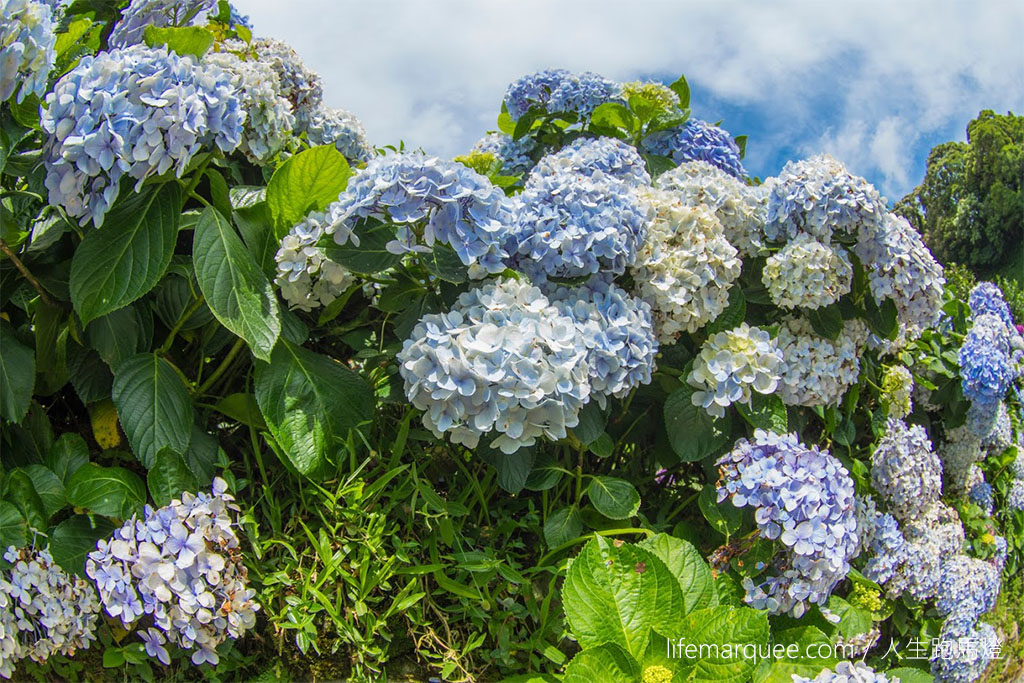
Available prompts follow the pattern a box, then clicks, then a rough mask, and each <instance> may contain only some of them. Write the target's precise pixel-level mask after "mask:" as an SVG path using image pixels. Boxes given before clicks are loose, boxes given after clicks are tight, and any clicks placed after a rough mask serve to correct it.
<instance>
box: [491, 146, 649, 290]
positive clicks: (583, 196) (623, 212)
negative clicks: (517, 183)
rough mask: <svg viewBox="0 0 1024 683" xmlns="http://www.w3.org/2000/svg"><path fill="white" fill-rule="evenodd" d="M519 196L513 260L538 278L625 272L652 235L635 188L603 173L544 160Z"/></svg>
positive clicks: (511, 250) (512, 242)
mask: <svg viewBox="0 0 1024 683" xmlns="http://www.w3.org/2000/svg"><path fill="white" fill-rule="evenodd" d="M538 166H540V167H541V168H540V169H534V171H533V172H532V173H531V174H530V176H529V178H528V179H527V181H526V186H525V189H524V190H523V192H522V193H521V194H520V195H519V200H520V201H519V204H518V206H519V211H518V212H517V215H516V218H515V225H514V228H513V231H514V233H515V236H514V239H511V240H510V241H509V252H510V253H512V254H513V257H512V264H513V265H514V266H515V267H516V268H518V269H520V270H523V271H525V272H527V273H529V274H530V275H531V276H533V277H536V278H541V279H543V278H544V277H579V276H583V275H593V274H595V273H599V272H601V273H612V274H615V275H621V274H622V273H624V272H625V270H626V268H627V267H628V266H630V265H632V264H633V262H634V261H635V260H636V255H637V248H638V246H639V245H640V243H641V242H642V241H643V239H644V237H645V236H646V233H647V217H646V211H645V210H644V208H643V207H642V206H641V204H640V200H639V199H638V198H637V196H636V193H635V192H634V191H633V188H632V187H631V186H629V185H627V184H626V183H624V182H622V181H619V180H615V179H613V178H609V177H607V176H604V175H603V174H602V175H601V176H600V177H599V176H597V175H594V176H589V175H585V174H582V173H578V172H573V171H572V170H571V169H563V168H552V169H550V171H549V172H540V171H541V170H542V169H544V168H547V167H548V165H547V164H546V162H545V161H544V159H542V160H541V161H540V163H539V164H538Z"/></svg>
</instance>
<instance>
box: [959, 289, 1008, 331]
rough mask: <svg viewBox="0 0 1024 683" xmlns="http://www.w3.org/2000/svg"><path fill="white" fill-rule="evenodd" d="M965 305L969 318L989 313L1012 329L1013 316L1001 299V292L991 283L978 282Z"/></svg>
mask: <svg viewBox="0 0 1024 683" xmlns="http://www.w3.org/2000/svg"><path fill="white" fill-rule="evenodd" d="M967 305H968V306H969V307H970V309H971V317H972V318H977V317H978V316H979V315H984V314H986V313H990V314H992V315H994V316H996V317H997V318H999V319H1000V320H1002V321H1003V322H1004V323H1005V324H1006V325H1007V326H1009V327H1013V314H1011V313H1010V306H1009V305H1008V304H1007V303H1006V300H1005V299H1004V298H1003V290H1001V289H999V287H998V286H997V285H996V284H995V283H993V282H979V283H978V284H976V285H975V286H974V289H972V290H971V294H970V296H969V297H968V300H967Z"/></svg>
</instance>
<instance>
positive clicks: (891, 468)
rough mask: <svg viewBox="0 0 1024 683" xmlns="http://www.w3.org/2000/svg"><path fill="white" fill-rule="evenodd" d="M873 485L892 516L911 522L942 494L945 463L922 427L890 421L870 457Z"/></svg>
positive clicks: (890, 419) (894, 420) (891, 419)
mask: <svg viewBox="0 0 1024 683" xmlns="http://www.w3.org/2000/svg"><path fill="white" fill-rule="evenodd" d="M871 485H872V486H874V488H875V490H876V491H878V494H879V496H880V498H881V499H882V500H883V501H885V503H886V505H887V506H888V508H889V511H890V512H892V514H893V516H894V517H896V519H898V520H899V521H901V522H904V523H906V522H908V521H909V520H911V519H913V518H914V517H915V516H916V515H917V514H919V513H920V512H921V511H922V510H923V509H924V508H926V507H928V506H929V505H931V504H932V503H934V502H936V501H938V499H939V496H940V495H941V494H942V462H941V461H940V460H939V456H937V455H936V454H935V452H934V451H933V450H932V443H931V441H929V440H928V433H927V432H925V430H924V427H922V426H921V425H911V426H910V427H908V426H907V425H906V423H905V422H903V421H902V420H897V419H895V418H889V421H888V423H887V426H886V431H885V434H884V435H883V436H882V438H881V439H879V441H878V444H877V445H876V446H875V450H874V452H873V453H872V454H871Z"/></svg>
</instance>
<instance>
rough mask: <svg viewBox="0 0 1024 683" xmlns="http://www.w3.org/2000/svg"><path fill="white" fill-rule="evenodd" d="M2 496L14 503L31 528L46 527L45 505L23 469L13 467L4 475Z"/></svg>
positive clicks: (41, 528)
mask: <svg viewBox="0 0 1024 683" xmlns="http://www.w3.org/2000/svg"><path fill="white" fill-rule="evenodd" d="M4 498H6V499H7V500H8V501H10V502H12V503H14V506H15V507H16V508H18V511H19V512H21V516H22V517H24V518H25V521H27V522H28V525H29V526H30V527H31V528H33V529H39V530H40V531H42V530H43V529H45V528H46V527H47V522H48V521H49V519H50V516H49V515H48V514H46V505H45V504H44V503H43V499H42V497H41V496H40V495H39V492H38V491H36V487H35V484H33V483H32V478H31V477H30V476H29V475H28V472H26V471H25V470H24V469H22V468H20V467H19V468H16V469H13V470H11V471H10V472H8V473H7V476H6V477H4Z"/></svg>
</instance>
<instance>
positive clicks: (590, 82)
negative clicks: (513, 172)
mask: <svg viewBox="0 0 1024 683" xmlns="http://www.w3.org/2000/svg"><path fill="white" fill-rule="evenodd" d="M621 99H622V96H621V88H620V86H619V85H618V84H617V83H615V82H614V81H610V80H608V79H607V78H604V77H603V76H600V75H598V74H595V73H593V72H590V71H585V72H583V73H578V74H577V73H572V72H571V71H568V70H566V69H545V70H543V71H538V72H536V73H532V74H528V75H526V76H523V77H522V78H520V79H519V80H517V81H514V82H513V83H512V84H510V85H509V86H508V89H507V90H506V91H505V107H506V108H507V109H508V114H509V116H510V117H511V118H512V120H513V121H517V120H518V119H519V118H520V117H521V116H522V115H523V114H525V113H526V112H528V111H529V110H530V109H531V108H533V107H540V108H541V109H543V110H544V111H547V112H550V113H574V114H577V115H579V116H580V118H582V119H586V118H588V117H589V116H590V114H591V113H592V112H593V111H594V109H595V108H597V107H598V105H601V104H604V103H605V102H618V101H621Z"/></svg>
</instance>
